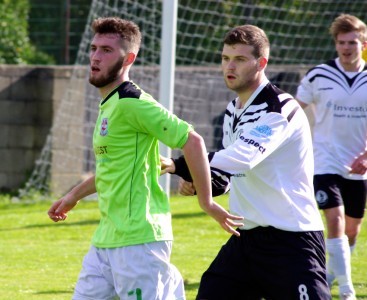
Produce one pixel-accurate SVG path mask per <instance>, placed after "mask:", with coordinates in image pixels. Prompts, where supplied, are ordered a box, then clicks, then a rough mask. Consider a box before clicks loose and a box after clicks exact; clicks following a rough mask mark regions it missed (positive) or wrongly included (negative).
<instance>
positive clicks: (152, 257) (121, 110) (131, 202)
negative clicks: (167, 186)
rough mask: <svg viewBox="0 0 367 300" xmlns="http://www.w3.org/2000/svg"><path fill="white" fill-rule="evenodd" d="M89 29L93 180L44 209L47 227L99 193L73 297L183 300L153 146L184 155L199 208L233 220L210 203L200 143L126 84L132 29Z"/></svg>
mask: <svg viewBox="0 0 367 300" xmlns="http://www.w3.org/2000/svg"><path fill="white" fill-rule="evenodd" d="M92 26H93V30H94V37H93V40H92V42H91V47H90V78H89V81H90V83H91V84H93V85H94V86H96V87H97V88H98V89H99V92H100V94H101V96H102V99H101V102H100V105H99V108H100V111H99V116H98V119H97V121H96V126H95V130H94V135H93V147H94V152H95V156H96V175H95V176H92V177H90V178H88V179H87V180H86V181H84V182H82V183H81V184H79V185H77V186H76V187H75V188H73V189H72V190H71V191H70V192H69V193H67V194H66V195H65V196H64V197H62V198H61V199H59V200H58V201H56V202H55V203H54V204H53V205H52V206H51V208H50V209H49V211H48V214H49V217H50V218H51V219H52V220H53V221H55V222H58V221H61V220H65V218H66V216H67V213H68V211H70V210H71V209H72V208H73V207H74V206H75V205H76V204H77V203H78V201H79V200H80V199H82V198H84V197H85V196H87V195H89V194H92V193H94V192H96V191H97V193H98V201H99V208H100V213H101V220H100V223H99V225H98V227H97V229H96V231H95V233H94V235H93V239H92V246H91V248H90V250H89V252H88V253H87V255H86V256H85V258H84V261H83V268H82V271H81V273H80V276H79V279H78V282H77V284H76V287H75V292H74V296H73V299H114V297H115V296H118V298H119V299H124V300H127V299H131V298H132V299H144V300H168V299H170V300H171V299H185V293H184V286H183V280H182V277H181V275H180V274H179V272H178V271H177V269H176V268H174V266H173V265H171V264H170V254H171V248H172V239H173V236H172V226H171V213H170V210H169V203H168V197H167V195H166V194H165V193H164V191H163V189H162V188H161V187H160V186H159V183H158V178H159V173H160V162H159V149H158V141H162V142H163V143H165V144H166V145H168V146H170V147H172V148H182V149H183V151H184V154H185V158H186V159H187V161H188V164H189V166H190V170H191V172H192V174H193V177H194V178H195V182H198V185H199V188H198V199H199V201H200V202H201V203H203V205H207V206H210V209H211V210H210V211H211V212H212V213H215V212H216V211H219V212H220V213H221V215H223V222H229V223H230V224H231V225H234V224H236V223H235V222H232V219H240V218H238V217H235V216H231V215H230V214H228V213H227V212H226V211H225V210H224V209H223V208H221V207H220V206H219V205H216V203H215V202H213V201H212V197H211V188H210V173H209V165H208V160H207V157H206V148H205V145H204V142H203V139H202V137H201V136H200V135H198V134H197V133H196V132H195V131H194V130H193V128H192V126H191V125H189V124H188V123H186V122H184V121H183V120H180V119H178V118H177V117H176V116H175V115H173V114H171V113H170V112H169V111H167V110H166V109H165V108H164V107H163V106H162V105H160V104H159V103H158V102H157V101H156V100H154V99H153V98H152V97H151V96H150V95H149V94H147V93H145V92H144V91H143V90H141V89H140V88H139V87H138V86H137V85H136V84H134V83H133V82H132V81H130V79H129V70H130V68H131V66H132V64H133V63H134V61H135V58H136V56H137V53H138V51H139V47H140V41H141V34H140V30H139V27H138V26H137V25H136V24H135V23H133V22H131V21H127V20H122V19H119V18H99V19H96V20H95V21H94V22H93V24H92ZM231 230H233V228H232V227H231V228H230V231H231Z"/></svg>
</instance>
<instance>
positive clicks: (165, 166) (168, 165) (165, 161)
mask: <svg viewBox="0 0 367 300" xmlns="http://www.w3.org/2000/svg"><path fill="white" fill-rule="evenodd" d="M160 161H161V175H163V174H167V173H174V172H175V171H176V166H175V163H174V162H173V160H172V159H170V158H168V157H164V156H162V155H160Z"/></svg>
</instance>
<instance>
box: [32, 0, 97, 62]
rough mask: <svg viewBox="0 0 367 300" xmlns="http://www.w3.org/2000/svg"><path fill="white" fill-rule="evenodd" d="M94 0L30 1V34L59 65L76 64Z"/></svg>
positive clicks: (38, 46)
mask: <svg viewBox="0 0 367 300" xmlns="http://www.w3.org/2000/svg"><path fill="white" fill-rule="evenodd" d="M91 2H92V0H52V1H44V0H29V4H30V11H29V20H28V21H29V23H28V24H29V37H30V40H31V42H32V44H33V45H35V46H36V47H37V49H38V50H39V51H42V52H45V53H47V54H48V55H50V56H52V57H53V58H54V60H55V63H56V64H58V65H68V64H74V62H75V59H76V56H77V52H78V48H79V43H80V40H81V38H82V34H83V32H84V28H85V25H86V20H87V18H88V13H89V9H90V5H91Z"/></svg>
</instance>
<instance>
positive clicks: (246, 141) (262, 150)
mask: <svg viewBox="0 0 367 300" xmlns="http://www.w3.org/2000/svg"><path fill="white" fill-rule="evenodd" d="M240 140H242V141H244V142H245V143H246V144H248V145H252V146H254V147H256V148H258V149H259V151H260V152H261V153H264V152H265V151H266V148H264V147H263V146H261V145H260V144H259V143H258V142H256V141H255V140H253V139H249V138H245V137H244V136H242V135H241V136H240Z"/></svg>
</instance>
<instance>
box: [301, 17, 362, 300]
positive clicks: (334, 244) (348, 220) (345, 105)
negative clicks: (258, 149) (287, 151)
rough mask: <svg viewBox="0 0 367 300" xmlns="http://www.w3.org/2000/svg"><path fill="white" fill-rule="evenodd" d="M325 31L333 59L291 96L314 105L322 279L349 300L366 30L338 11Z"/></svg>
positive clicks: (358, 211)
mask: <svg viewBox="0 0 367 300" xmlns="http://www.w3.org/2000/svg"><path fill="white" fill-rule="evenodd" d="M330 33H331V35H332V37H333V39H334V42H335V49H336V52H337V55H338V56H337V58H335V59H333V60H330V61H328V62H326V63H324V64H321V65H318V66H316V67H314V68H312V69H311V70H309V71H308V73H307V74H306V75H305V77H304V78H303V79H302V81H301V84H300V86H299V87H298V91H297V97H296V98H297V99H298V100H299V102H300V104H301V106H302V107H306V106H307V105H309V104H313V105H314V118H315V124H314V128H313V146H314V160H315V176H314V187H315V196H316V200H317V202H318V205H319V207H320V209H322V210H323V211H324V214H325V218H326V223H327V240H326V249H327V251H328V254H329V260H328V264H327V272H328V273H327V279H328V283H329V286H330V288H331V285H332V282H333V280H334V279H336V280H337V281H338V284H339V291H340V297H341V299H355V295H354V294H355V292H354V288H353V284H352V277H351V258H350V254H351V252H353V249H354V248H355V245H356V240H357V236H358V234H359V232H360V229H361V224H362V220H363V216H364V210H365V207H366V197H367V173H366V169H367V67H366V65H365V62H364V60H363V59H362V52H363V50H366V48H367V28H366V24H365V23H363V22H362V21H361V20H359V19H358V18H356V17H355V16H352V15H348V14H342V15H340V16H339V17H337V18H336V19H335V20H334V21H333V23H332V24H331V26H330ZM348 241H349V243H348Z"/></svg>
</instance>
